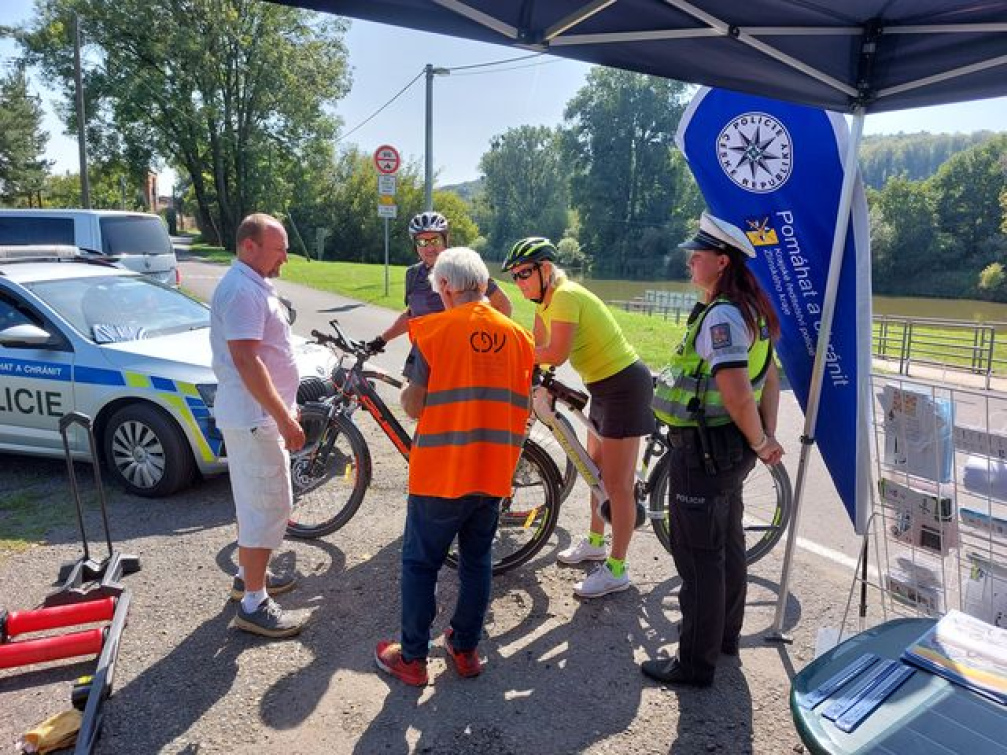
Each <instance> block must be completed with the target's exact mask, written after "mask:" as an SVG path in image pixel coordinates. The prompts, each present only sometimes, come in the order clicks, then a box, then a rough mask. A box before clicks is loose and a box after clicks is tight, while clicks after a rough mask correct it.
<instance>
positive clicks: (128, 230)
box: [0, 209, 179, 286]
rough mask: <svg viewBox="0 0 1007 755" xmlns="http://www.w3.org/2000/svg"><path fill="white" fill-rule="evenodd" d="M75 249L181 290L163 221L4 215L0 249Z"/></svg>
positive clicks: (130, 216) (113, 215) (60, 213)
mask: <svg viewBox="0 0 1007 755" xmlns="http://www.w3.org/2000/svg"><path fill="white" fill-rule="evenodd" d="M39 245H66V246H76V247H78V248H80V249H83V250H85V251H88V252H94V253H97V254H103V255H108V256H110V257H114V258H115V263H116V264H118V265H120V266H122V267H124V268H126V269H127V270H133V271H135V272H137V273H143V274H145V275H149V276H150V277H151V278H154V279H155V280H158V281H160V282H161V283H166V284H168V285H169V286H177V285H178V284H179V273H178V260H177V259H175V249H174V247H173V246H172V245H171V237H170V236H168V230H167V228H165V225H164V223H163V222H162V220H161V218H159V217H158V216H157V215H151V214H149V213H144V212H120V211H118V210H17V209H0V246H39Z"/></svg>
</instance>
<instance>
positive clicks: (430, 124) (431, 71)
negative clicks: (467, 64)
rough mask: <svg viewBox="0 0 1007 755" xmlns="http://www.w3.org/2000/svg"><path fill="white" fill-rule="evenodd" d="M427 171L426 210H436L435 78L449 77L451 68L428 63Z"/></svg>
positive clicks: (424, 196) (424, 183)
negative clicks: (437, 66)
mask: <svg viewBox="0 0 1007 755" xmlns="http://www.w3.org/2000/svg"><path fill="white" fill-rule="evenodd" d="M424 70H425V71H426V74H427V117H426V155H425V157H426V166H425V167H426V170H425V171H424V179H423V191H424V195H423V199H424V209H427V210H432V209H434V76H448V75H449V74H450V73H451V69H449V68H434V67H433V65H431V64H430V63H427V66H426V68H425V69H424Z"/></svg>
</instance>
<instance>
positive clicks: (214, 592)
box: [0, 264, 856, 755]
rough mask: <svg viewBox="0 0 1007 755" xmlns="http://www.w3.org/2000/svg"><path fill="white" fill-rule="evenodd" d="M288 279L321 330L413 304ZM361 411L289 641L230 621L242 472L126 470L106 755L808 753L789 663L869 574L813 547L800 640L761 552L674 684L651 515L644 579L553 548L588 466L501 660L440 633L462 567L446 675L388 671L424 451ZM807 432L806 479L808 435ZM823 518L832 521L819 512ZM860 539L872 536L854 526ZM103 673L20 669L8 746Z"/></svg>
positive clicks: (574, 520)
mask: <svg viewBox="0 0 1007 755" xmlns="http://www.w3.org/2000/svg"><path fill="white" fill-rule="evenodd" d="M212 268H213V266H206V265H191V264H190V265H189V266H188V267H187V268H186V271H185V274H186V280H187V282H188V284H189V285H190V287H193V288H196V289H197V290H198V289H200V287H201V286H204V287H205V288H206V289H207V291H209V290H210V288H211V287H212V282H213V279H215V277H219V274H220V271H219V270H215V269H212ZM210 273H212V275H211V274H210ZM288 288H290V289H295V288H296V289H298V290H297V291H295V292H294V293H296V294H297V297H298V298H297V301H298V307H299V310H300V311H301V312H302V316H303V322H302V321H300V320H299V327H302V329H310V327H322V326H323V325H324V318H326V317H331V316H333V314H332V313H334V312H338V313H339V315H338V316H340V317H341V318H347V319H349V320H350V322H351V324H352V326H353V332H355V333H360V334H367V333H371V332H372V331H373V332H380V330H381V329H382V328H383V327H385V326H386V325H387V321H390V319H391V318H392V317H393V316H394V313H391V312H389V311H387V310H382V311H377V310H375V308H368V307H362V306H361V305H360V304H359V303H355V302H352V301H349V300H345V301H343V300H341V299H338V298H337V297H333V296H332V295H329V294H318V293H317V292H310V291H307V290H303V289H300V288H299V287H294V286H288ZM204 293H206V292H204ZM306 332H307V331H306V330H305V333H306ZM396 343H398V342H396ZM399 346H400V347H401V349H402V350H403V353H402V354H398V353H395V354H391V355H390V356H389V365H393V364H401V361H402V358H403V356H404V348H405V347H404V345H401V344H399ZM386 366H387V365H386ZM795 411H796V410H795ZM794 421H795V422H797V421H798V420H794ZM361 425H362V429H363V431H364V434H365V436H366V437H367V438H368V439H369V440H370V442H371V454H372V458H373V463H374V482H373V483H372V485H371V488H370V489H369V491H368V493H367V497H366V499H365V500H364V503H363V506H362V507H361V509H360V510H359V512H358V513H357V515H356V516H355V517H354V519H353V520H352V521H351V522H350V523H349V524H348V525H347V526H346V527H344V528H343V529H342V530H340V531H338V532H335V533H333V534H332V535H329V536H327V537H326V538H324V539H322V540H318V541H288V542H287V543H286V544H285V547H284V549H283V550H282V551H281V552H280V553H279V555H278V557H277V559H276V560H275V562H274V564H275V565H276V566H278V567H279V569H280V570H292V571H296V573H297V574H299V576H300V582H299V585H298V589H296V590H295V591H294V592H292V593H289V594H288V595H284V596H282V597H281V603H282V604H283V605H284V606H287V607H291V608H308V609H311V610H312V611H313V617H312V623H311V625H310V626H309V627H308V628H307V629H306V631H305V632H304V633H303V634H302V635H301V636H300V637H298V638H295V639H292V640H286V641H280V642H269V641H264V640H262V639H260V638H257V637H253V636H250V635H247V634H244V633H242V632H239V631H237V630H234V629H230V628H229V623H230V621H231V618H232V616H233V614H234V608H235V604H234V603H231V602H230V601H229V600H228V593H229V589H230V580H231V575H232V574H233V573H234V569H235V556H236V554H235V544H234V535H235V532H234V525H233V508H232V504H231V500H230V490H229V487H228V481H227V479H226V478H216V479H212V480H207V481H204V482H202V483H200V484H198V485H197V486H196V487H194V488H192V489H190V490H188V491H186V492H184V493H181V494H179V495H176V496H174V497H172V498H170V499H166V500H159V501H150V500H146V499H142V498H137V497H133V496H129V495H126V494H124V493H122V492H121V491H119V490H117V489H115V488H111V487H109V488H106V493H107V495H108V499H109V518H110V520H111V522H112V534H113V536H114V538H115V540H116V543H117V547H118V549H119V550H121V551H122V552H125V553H132V554H136V555H138V556H140V558H141V560H142V563H143V569H142V571H140V572H139V573H137V574H133V575H130V576H128V577H126V578H125V580H124V581H125V583H126V584H127V586H128V587H129V588H130V589H131V590H132V593H133V602H132V606H131V610H130V621H129V626H128V627H127V629H126V631H125V633H124V635H123V640H122V646H121V649H120V653H119V661H118V666H117V669H116V678H115V691H114V694H113V696H112V697H111V698H110V699H109V700H108V701H107V702H106V704H105V721H104V726H103V733H102V738H101V740H100V741H99V743H98V747H97V752H98V753H103V754H111V753H139V754H141V755H144V754H146V753H159V752H164V753H185V754H186V755H195V754H196V753H200V754H202V753H246V752H248V753H255V754H256V755H263V754H264V753H266V754H271V753H314V752H325V753H334V754H340V753H361V754H364V755H370V754H371V753H411V752H416V753H437V754H441V753H443V754H444V755H448V754H451V755H454V754H458V755H466V754H468V753H472V754H473V755H474V754H475V753H480V754H482V753H491V754H493V755H497V754H499V755H509V754H511V753H513V754H515V755H516V754H517V753H529V752H531V753H547V754H550V755H551V754H552V753H593V754H600V753H676V755H689V754H690V753H729V754H730V755H741V754H744V753H773V754H774V755H775V754H776V753H792V752H795V751H796V752H802V751H803V748H802V746H801V745H800V741H799V738H798V736H797V734H796V732H795V730H794V727H793V724H792V722H791V716H790V712H789V708H788V701H787V697H788V693H789V687H790V678H791V677H792V676H793V675H794V674H795V673H796V672H797V671H798V670H799V669H801V668H802V667H803V666H804V665H806V664H807V663H808V662H809V661H810V660H811V659H812V657H813V647H814V641H815V637H816V634H817V630H818V628H819V627H823V626H837V625H838V624H839V622H840V620H841V618H842V613H843V607H844V604H845V600H846V596H847V594H848V590H849V586H850V581H851V578H852V574H851V572H850V570H849V569H848V568H845V567H843V568H840V567H837V566H835V565H834V564H833V563H832V562H829V561H825V560H824V559H822V558H819V557H816V556H813V555H811V554H808V553H805V552H803V551H800V550H799V551H798V552H797V554H796V557H795V562H794V565H793V566H794V568H793V570H792V575H793V576H792V579H791V591H792V596H791V598H790V600H789V602H788V610H787V616H786V620H787V623H786V628H787V629H788V631H792V633H793V635H794V640H795V641H794V643H793V644H792V645H770V644H766V643H765V641H764V639H763V637H764V635H765V634H766V633H767V631H768V630H769V628H770V627H771V625H772V622H773V615H774V610H775V605H776V600H777V595H778V584H779V578H780V573H781V560H782V555H783V547H782V545H781V546H779V547H778V548H777V551H776V552H774V553H773V554H771V555H770V556H769V557H767V558H766V559H764V560H763V561H761V562H760V563H759V564H757V565H756V566H755V567H754V568H753V570H752V574H751V578H750V586H749V594H748V608H747V616H746V622H745V628H744V634H743V636H742V643H741V644H742V649H741V655H740V658H733V659H731V658H728V659H725V660H724V661H723V662H722V664H721V668H720V669H719V670H718V675H717V680H716V683H715V684H714V686H713V687H711V688H709V689H703V690H695V689H686V690H682V691H678V690H674V689H669V688H663V687H661V686H660V685H656V684H653V683H651V682H649V681H648V680H646V679H645V678H644V677H643V676H642V675H641V674H640V672H639V669H638V666H637V664H638V662H639V661H641V660H643V659H645V658H647V657H651V656H653V655H654V654H655V653H657V652H658V651H664V652H673V651H674V644H675V640H676V631H675V624H676V622H677V621H678V619H679V614H678V600H677V591H678V587H679V580H678V577H677V575H676V574H675V571H674V567H673V564H672V562H671V557H670V556H669V555H668V554H667V553H666V552H665V551H664V550H663V549H662V548H661V546H660V544H659V543H658V541H657V538H656V537H655V536H654V535H653V534H652V533H651V532H650V531H649V530H648V531H644V532H640V533H637V535H636V537H635V538H634V540H633V544H632V546H631V550H630V569H631V574H632V577H633V581H634V587H633V588H632V589H630V590H627V591H625V592H622V593H617V594H614V595H610V596H608V597H605V598H601V599H598V600H595V601H581V600H579V599H577V598H575V597H574V596H573V592H572V590H573V585H574V583H575V582H577V581H578V580H579V579H581V578H583V576H584V569H582V568H580V567H574V568H569V567H561V566H558V565H557V564H556V563H555V553H556V551H557V550H558V549H560V548H562V547H566V545H568V544H569V543H570V539H571V537H580V536H581V535H582V533H584V532H585V531H586V527H587V516H586V514H587V507H586V505H585V503H584V498H585V496H586V488H584V486H583V484H582V483H579V484H578V488H577V489H576V490H575V491H574V493H573V495H572V496H571V499H570V500H569V501H568V502H567V503H566V504H565V505H564V508H563V511H562V513H561V516H560V523H559V528H558V529H557V531H556V534H555V535H554V536H553V541H552V542H551V543H550V544H549V545H548V546H547V547H546V548H545V549H543V550H542V551H541V553H540V554H539V556H538V558H537V559H535V560H534V561H533V562H531V563H529V564H526V565H525V566H523V567H521V568H520V569H518V570H516V571H513V572H511V573H509V574H506V575H503V576H500V577H497V578H496V579H495V581H494V593H493V601H492V604H491V607H490V614H489V616H488V620H487V626H486V637H485V639H484V641H483V643H482V644H481V645H480V652H481V655H482V656H483V658H484V659H485V660H486V661H487V666H486V670H485V672H484V673H483V674H482V676H480V677H478V678H477V679H460V678H458V677H457V676H456V675H455V673H454V671H453V669H452V668H449V667H448V666H446V664H445V656H444V651H443V642H442V639H441V637H440V632H441V631H442V630H443V628H444V627H445V625H446V623H447V620H448V617H449V616H450V610H451V606H452V605H453V601H454V597H455V594H456V579H455V575H454V573H453V572H451V571H445V572H444V573H443V574H442V580H441V586H440V601H441V604H442V606H443V609H444V610H443V611H442V613H441V614H440V615H439V616H438V618H437V620H436V622H435V625H434V631H435V635H434V636H435V638H436V639H435V643H434V648H433V649H432V651H431V665H430V671H431V676H432V677H433V680H432V682H433V683H432V684H431V685H430V686H428V687H426V688H425V689H421V690H418V689H415V688H409V687H406V686H404V685H402V684H400V683H399V682H397V681H396V680H394V679H390V678H388V677H385V676H383V675H379V674H378V673H377V672H376V670H375V668H374V663H373V660H372V658H373V651H374V645H375V644H376V642H377V641H378V640H380V639H383V638H391V637H394V636H395V634H396V632H397V628H398V619H399V595H398V584H399V556H400V554H399V548H400V544H401V534H402V526H403V521H404V504H405V496H404V490H405V487H406V466H405V464H404V462H403V461H402V459H401V458H400V457H399V456H398V453H397V452H396V451H394V450H393V448H392V446H391V444H390V443H389V442H388V441H387V439H385V438H384V437H382V436H380V433H379V431H378V430H377V429H376V428H375V427H374V425H373V423H371V421H370V419H368V418H363V419H362V420H361ZM791 450H792V452H793V453H792V455H791V456H788V457H787V461H788V468H789V469H790V472H791V477H793V476H794V474H795V470H796V468H797V449H796V448H795V449H791ZM78 470H79V471H78V479H79V480H80V481H81V482H88V481H90V480H91V470H90V467H88V466H86V465H80V466H79V467H78ZM811 479H812V480H813V481H815V480H818V479H819V478H818V477H815V476H812V477H811ZM68 490H69V486H68V483H67V477H66V468H65V464H64V462H62V461H45V460H37V459H29V458H27V457H17V456H6V455H0V496H3V495H6V494H10V493H12V492H16V491H28V492H30V493H32V494H34V495H36V496H37V497H38V498H39V500H44V501H46V502H47V505H50V506H53V507H54V508H55V507H59V508H63V509H64V511H65V508H64V507H70V506H71V505H72V503H71V500H70V498H69V493H68ZM834 495H835V494H834V492H833V491H832V490H831V484H826V483H820V482H813V483H812V484H811V486H809V488H808V492H807V493H806V501H805V514H804V517H803V520H802V527H801V531H802V534H804V535H805V536H808V535H812V536H813V537H814V538H815V539H816V540H819V541H820V542H827V543H829V544H830V545H832V546H834V547H838V544H840V541H841V540H842V538H841V535H842V533H843V532H845V531H846V530H848V529H849V527H848V522H847V521H846V520H845V518H843V519H840V520H839V521H840V522H841V525H837V524H832V522H835V521H836V520H835V513H836V511H839V512H840V513H842V512H841V509H837V508H836V505H835V503H834V502H833V501H831V500H830V498H829V496H832V497H834ZM830 512H831V513H830ZM830 516H831V517H832V518H830ZM843 517H845V515H843ZM87 522H88V530H89V532H91V533H92V537H94V536H95V535H98V534H100V523H99V522H100V519H99V516H98V514H97V511H96V510H95V509H94V508H93V507H92V508H90V509H89V511H88V516H87ZM2 525H3V523H2V521H0V527H2ZM821 527H824V528H825V532H824V533H818V531H817V530H816V529H815V528H819V529H820V528H821ZM847 539H848V540H852V548H853V552H854V553H855V552H856V540H855V539H852V538H847ZM849 545H850V544H849V543H847V544H846V546H849ZM846 546H844V547H846ZM94 548H96V549H97V550H98V553H99V554H101V553H102V551H101V549H100V548H99V547H98V546H94ZM79 553H80V545H79V542H78V534H77V531H76V526H74V525H63V526H59V527H55V528H54V529H53V530H52V531H51V532H50V533H49V534H48V536H47V540H46V542H44V543H43V544H41V545H39V546H36V547H33V548H31V549H29V550H27V551H25V552H22V553H19V554H14V555H11V554H6V555H5V554H3V553H0V609H2V608H8V609H16V608H26V607H31V606H36V605H38V604H40V603H41V601H42V600H43V598H44V597H45V595H46V594H47V592H49V591H50V590H51V589H52V580H53V579H54V577H55V575H56V573H57V571H58V568H59V565H60V563H62V562H63V561H66V560H72V559H74V558H76V557H77V556H78V555H79ZM93 669H94V661H93V660H89V661H86V662H82V663H74V662H73V661H65V662H57V663H53V664H48V665H46V666H42V667H37V668H30V669H17V670H0V752H3V751H10V743H11V742H13V741H14V739H15V738H16V737H17V735H18V734H20V733H21V732H22V731H24V730H26V729H28V728H30V727H31V726H32V725H33V724H35V723H37V722H39V721H41V720H43V719H45V718H46V717H48V716H50V715H52V714H54V713H57V712H59V711H61V710H64V709H65V708H67V707H68V706H69V697H70V688H71V686H72V681H73V680H74V679H75V678H76V677H78V676H81V675H83V674H88V673H91V671H93ZM15 671H16V672H17V673H15Z"/></svg>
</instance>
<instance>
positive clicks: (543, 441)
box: [531, 415, 577, 503]
mask: <svg viewBox="0 0 1007 755" xmlns="http://www.w3.org/2000/svg"><path fill="white" fill-rule="evenodd" d="M559 416H560V419H561V421H562V422H565V423H566V424H567V425H569V424H570V421H569V420H568V419H567V418H566V417H564V416H562V415H559ZM531 440H532V442H533V443H536V444H537V445H539V446H541V447H542V448H543V449H544V450H545V451H546V452H547V453H548V454H549V458H551V459H552V460H553V463H555V465H556V470H557V473H558V474H559V502H560V503H563V502H564V501H566V499H567V498H569V497H570V493H571V491H572V490H573V486H574V485H575V484H576V482H577V467H575V466H574V463H573V462H572V461H571V460H570V457H569V456H567V455H566V451H564V450H563V447H562V446H561V445H560V444H559V441H557V440H556V437H555V436H554V435H553V434H552V431H551V430H550V429H549V428H548V427H546V426H545V425H544V424H542V423H541V422H538V421H536V422H535V424H534V425H532V429H531Z"/></svg>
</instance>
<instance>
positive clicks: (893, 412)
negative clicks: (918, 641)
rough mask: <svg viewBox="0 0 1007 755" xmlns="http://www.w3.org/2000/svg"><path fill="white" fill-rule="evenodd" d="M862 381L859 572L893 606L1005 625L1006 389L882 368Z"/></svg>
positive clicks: (902, 610)
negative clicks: (863, 534)
mask: <svg viewBox="0 0 1007 755" xmlns="http://www.w3.org/2000/svg"><path fill="white" fill-rule="evenodd" d="M871 388H872V395H873V428H874V449H873V450H874V456H875V463H876V467H875V482H876V489H875V495H874V507H873V515H872V520H871V525H872V526H871V527H870V533H871V539H873V545H874V548H873V549H872V550H873V553H874V555H873V558H874V560H875V563H876V564H877V566H878V568H877V569H876V570H875V571H873V572H872V576H869V577H868V581H869V582H870V583H871V584H873V585H874V586H876V587H878V588H879V589H880V590H881V591H882V592H883V594H884V596H885V608H886V609H887V610H890V611H893V612H895V613H899V614H908V615H922V616H941V615H943V614H944V613H946V612H947V611H948V610H950V609H952V608H957V609H959V610H961V611H964V612H966V613H968V614H971V615H973V616H976V617H977V618H980V619H982V620H984V621H987V622H989V623H991V624H995V625H996V626H1000V627H1005V626H1007V394H1002V393H997V392H991V391H983V390H971V389H967V388H960V387H956V386H950V385H947V384H937V383H931V382H927V381H923V380H918V379H913V380H908V379H905V378H898V377H892V376H885V375H874V376H872V380H871ZM860 575H861V572H860V571H859V570H858V577H857V579H858V580H860V579H862V577H861V576H860ZM873 576H876V577H877V581H873Z"/></svg>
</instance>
